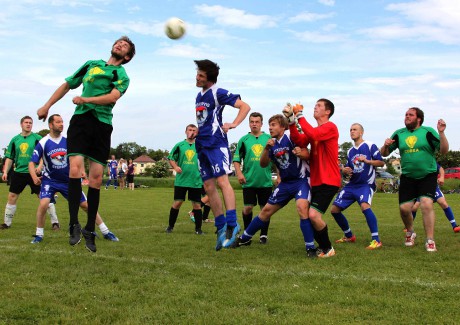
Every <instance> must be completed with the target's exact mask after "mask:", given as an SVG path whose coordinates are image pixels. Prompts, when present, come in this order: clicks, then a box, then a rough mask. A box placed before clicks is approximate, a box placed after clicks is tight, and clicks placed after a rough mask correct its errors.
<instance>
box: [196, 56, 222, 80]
mask: <svg viewBox="0 0 460 325" xmlns="http://www.w3.org/2000/svg"><path fill="white" fill-rule="evenodd" d="M194 62H195V64H196V66H197V68H198V70H201V71H204V72H206V77H207V78H208V81H210V82H212V83H216V82H217V77H218V76H219V69H220V68H219V66H218V65H217V63H214V62H212V61H210V60H194Z"/></svg>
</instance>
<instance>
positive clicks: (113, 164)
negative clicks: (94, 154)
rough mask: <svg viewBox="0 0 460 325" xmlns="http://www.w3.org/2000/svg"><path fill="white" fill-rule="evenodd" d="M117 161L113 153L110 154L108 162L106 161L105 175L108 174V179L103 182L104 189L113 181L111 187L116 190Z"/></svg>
mask: <svg viewBox="0 0 460 325" xmlns="http://www.w3.org/2000/svg"><path fill="white" fill-rule="evenodd" d="M117 173H118V161H117V159H116V158H115V155H112V156H111V157H110V160H109V162H108V163H107V175H108V176H109V179H108V180H107V183H106V184H105V189H107V188H108V187H109V186H110V185H112V181H113V188H114V189H115V190H116V189H117V186H118V181H117V179H118V175H117Z"/></svg>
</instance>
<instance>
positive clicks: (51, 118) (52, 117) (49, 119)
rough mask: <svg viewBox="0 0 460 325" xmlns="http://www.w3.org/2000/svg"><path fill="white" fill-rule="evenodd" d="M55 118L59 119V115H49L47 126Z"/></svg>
mask: <svg viewBox="0 0 460 325" xmlns="http://www.w3.org/2000/svg"><path fill="white" fill-rule="evenodd" d="M55 116H59V117H61V115H59V114H53V115H51V116H50V117H48V124H49V123H53V122H54V117H55Z"/></svg>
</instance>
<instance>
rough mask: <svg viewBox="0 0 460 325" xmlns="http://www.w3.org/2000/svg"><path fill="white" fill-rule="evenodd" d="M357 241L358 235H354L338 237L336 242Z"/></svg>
mask: <svg viewBox="0 0 460 325" xmlns="http://www.w3.org/2000/svg"><path fill="white" fill-rule="evenodd" d="M355 241H356V236H355V235H353V236H351V237H350V238H348V237H346V236H343V237H342V238H340V239H337V240H336V241H335V242H336V243H338V244H340V243H354V242H355Z"/></svg>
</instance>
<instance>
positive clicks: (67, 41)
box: [0, 0, 460, 150]
mask: <svg viewBox="0 0 460 325" xmlns="http://www.w3.org/2000/svg"><path fill="white" fill-rule="evenodd" d="M0 4H1V7H2V10H1V12H0V43H1V47H2V50H1V51H0V61H1V72H2V73H1V74H0V98H1V100H0V126H1V133H0V135H1V144H0V145H1V147H0V148H3V147H5V146H7V144H8V142H9V140H10V139H11V137H13V136H14V135H15V134H17V133H19V132H20V127H19V119H20V118H21V117H22V116H24V115H32V116H33V117H36V110H37V109H38V108H39V107H41V106H42V105H43V104H44V103H45V102H46V100H47V99H48V98H49V96H50V95H51V94H52V92H53V91H54V90H55V89H56V88H57V87H58V86H59V85H60V84H61V83H62V82H63V81H64V78H65V77H67V76H69V75H71V74H72V73H73V72H74V71H75V70H76V69H77V68H79V67H80V66H81V65H82V64H83V63H84V62H85V61H87V60H89V59H104V60H107V59H108V58H109V55H110V49H111V45H112V43H113V41H114V40H115V39H117V38H118V37H119V36H121V35H128V36H129V37H130V38H131V39H132V40H133V41H134V42H135V44H136V49H137V54H136V56H135V58H134V59H133V61H131V62H130V63H129V64H127V65H126V66H125V68H126V70H127V72H128V75H129V76H130V78H131V85H130V87H129V89H128V91H127V92H126V94H125V96H123V97H122V98H121V99H120V100H119V101H118V103H117V105H116V106H115V109H114V133H113V135H112V147H116V146H117V145H118V144H119V143H122V142H132V141H134V142H137V143H138V144H140V145H143V146H146V147H147V148H150V149H163V150H170V149H171V148H172V146H173V145H174V144H175V143H176V142H178V141H180V140H182V139H183V138H184V130H185V125H187V124H189V123H195V118H194V100H195V96H196V94H197V92H198V90H199V89H198V88H196V87H195V73H196V70H195V65H194V62H193V60H194V59H210V60H213V61H215V62H217V63H218V64H219V65H220V67H221V72H220V76H219V80H218V85H219V86H220V87H222V88H225V89H228V90H230V91H231V92H233V93H237V94H241V97H242V99H243V100H244V101H246V102H247V103H248V104H249V105H250V106H251V108H252V111H258V112H261V113H262V114H263V115H264V116H265V118H266V120H268V118H269V117H270V116H271V115H274V114H276V113H278V112H280V110H281V109H282V107H283V106H284V105H285V103H286V102H288V101H289V102H301V103H302V104H304V106H305V108H306V114H305V115H306V116H307V119H309V120H310V121H311V122H313V123H314V121H313V119H312V117H311V116H312V112H313V106H314V104H315V102H316V100H317V99H319V98H321V97H325V98H328V99H330V100H332V101H333V102H334V104H335V106H336V113H335V115H334V116H333V118H332V120H333V121H334V122H335V123H336V124H337V125H338V127H339V131H340V133H341V135H340V142H341V143H342V142H345V141H350V140H349V132H348V130H349V127H350V125H351V124H352V123H354V122H359V123H361V124H363V126H364V128H365V139H367V140H370V141H372V142H375V143H376V144H377V145H378V146H380V145H382V144H383V142H384V140H385V138H387V137H388V136H390V135H391V133H392V132H393V131H394V130H395V129H397V128H400V127H403V125H404V124H403V118H404V113H405V111H406V110H407V108H409V107H412V106H418V107H420V108H421V109H423V110H424V111H425V116H426V117H425V123H424V124H425V125H428V126H433V127H436V122H437V120H438V119H439V118H444V119H445V120H446V121H447V130H446V135H447V137H448V139H449V141H450V144H451V150H460V72H459V71H460V59H459V54H460V2H459V1H458V0H402V1H401V0H372V1H368V0H283V1H268V0H236V1H206V0H203V1H197V0H175V1H168V0H164V1H157V0H145V1H136V0H113V1H111V0H65V1H64V0H43V1H42V0H28V1H27V0H14V1H10V0H0ZM173 16H177V17H180V18H181V19H183V20H184V21H185V22H186V23H187V34H186V36H185V37H183V38H182V39H180V40H177V41H173V40H170V39H168V38H167V37H166V36H165V35H164V33H163V28H164V22H165V21H166V20H167V19H168V18H170V17H173ZM80 92H81V89H77V90H74V91H72V92H71V93H69V94H68V95H67V96H66V97H64V98H63V99H62V100H61V101H60V102H59V103H58V104H56V105H55V106H54V107H53V108H52V110H51V112H53V113H59V114H61V115H62V116H63V117H64V121H65V122H68V121H69V119H70V117H71V115H72V113H73V110H74V105H73V104H72V97H73V96H75V95H79V94H80ZM236 111H237V110H236V109H234V108H232V107H227V108H226V110H225V113H224V120H225V121H228V122H231V121H233V118H234V117H235V116H236ZM46 127H47V125H46V124H45V123H43V122H41V121H37V120H35V125H34V130H35V131H39V130H41V129H43V128H46ZM248 129H249V128H248V123H247V120H246V121H245V122H243V123H242V125H240V127H239V128H237V129H236V130H231V131H230V133H229V140H230V142H236V141H237V140H238V139H239V138H240V137H241V136H242V135H243V134H245V133H246V132H247V131H248ZM265 130H267V131H268V128H267V125H266V124H265Z"/></svg>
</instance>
